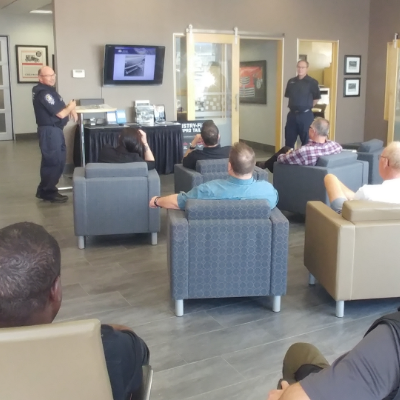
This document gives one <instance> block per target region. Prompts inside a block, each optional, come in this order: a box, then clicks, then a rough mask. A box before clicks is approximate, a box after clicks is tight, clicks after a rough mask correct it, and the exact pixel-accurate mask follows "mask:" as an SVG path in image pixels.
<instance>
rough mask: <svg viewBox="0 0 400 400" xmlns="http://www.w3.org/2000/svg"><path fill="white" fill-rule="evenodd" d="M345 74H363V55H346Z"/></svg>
mask: <svg viewBox="0 0 400 400" xmlns="http://www.w3.org/2000/svg"><path fill="white" fill-rule="evenodd" d="M344 74H345V75H360V74H361V56H344Z"/></svg>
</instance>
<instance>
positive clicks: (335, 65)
mask: <svg viewBox="0 0 400 400" xmlns="http://www.w3.org/2000/svg"><path fill="white" fill-rule="evenodd" d="M300 42H322V43H331V44H332V88H331V89H330V99H329V104H330V115H329V139H330V140H333V141H334V140H335V138H336V112H337V96H338V71H339V40H329V39H300V38H298V39H297V60H298V59H299V54H300V53H299V48H300Z"/></svg>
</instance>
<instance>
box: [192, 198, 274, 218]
mask: <svg viewBox="0 0 400 400" xmlns="http://www.w3.org/2000/svg"><path fill="white" fill-rule="evenodd" d="M185 214H186V218H187V219H188V220H189V221H190V220H192V221H193V220H215V219H218V220H222V219H267V218H269V217H270V215H271V209H270V208H269V205H268V202H267V201H266V200H246V201H241V200H196V201H193V200H188V201H187V203H186V209H185Z"/></svg>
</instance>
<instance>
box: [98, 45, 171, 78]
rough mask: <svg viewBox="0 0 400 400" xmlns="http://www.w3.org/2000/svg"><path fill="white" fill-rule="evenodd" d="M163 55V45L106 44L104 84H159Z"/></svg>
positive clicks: (161, 74)
mask: <svg viewBox="0 0 400 400" xmlns="http://www.w3.org/2000/svg"><path fill="white" fill-rule="evenodd" d="M164 55H165V47H164V46H141V45H129V46H128V45H115V44H107V45H106V46H105V52H104V81H103V82H104V85H160V84H161V83H162V81H163V74H164Z"/></svg>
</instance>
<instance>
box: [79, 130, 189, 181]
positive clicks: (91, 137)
mask: <svg viewBox="0 0 400 400" xmlns="http://www.w3.org/2000/svg"><path fill="white" fill-rule="evenodd" d="M122 129H124V127H123V126H110V125H108V126H107V125H106V126H85V128H84V132H85V141H84V143H85V156H86V163H94V162H98V159H99V154H100V151H101V149H102V148H103V146H104V145H106V144H107V145H110V146H113V147H117V145H118V137H119V134H120V133H121V131H122ZM140 129H143V130H144V131H145V132H146V134H147V142H148V144H149V147H150V149H151V151H152V152H153V154H154V158H155V162H156V170H157V172H158V173H159V174H172V173H173V172H174V165H175V164H180V163H181V162H182V158H183V145H182V127H181V125H180V124H179V125H155V126H140ZM80 160H81V151H80V130H79V127H77V130H76V133H75V144H74V163H75V166H77V165H79V164H80Z"/></svg>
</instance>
